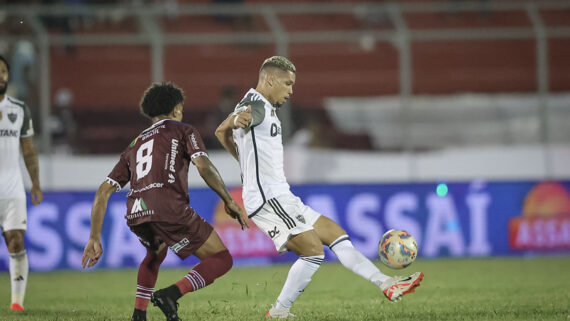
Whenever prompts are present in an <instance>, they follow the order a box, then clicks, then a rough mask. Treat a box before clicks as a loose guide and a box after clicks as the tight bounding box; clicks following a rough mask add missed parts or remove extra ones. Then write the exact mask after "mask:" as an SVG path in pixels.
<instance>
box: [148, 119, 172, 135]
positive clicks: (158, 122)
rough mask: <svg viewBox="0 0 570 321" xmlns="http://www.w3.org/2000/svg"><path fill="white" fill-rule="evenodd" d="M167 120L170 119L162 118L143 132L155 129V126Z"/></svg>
mask: <svg viewBox="0 0 570 321" xmlns="http://www.w3.org/2000/svg"><path fill="white" fill-rule="evenodd" d="M166 120H169V119H167V118H165V119H162V120H159V121H157V122H156V123H154V124H152V125H151V126H150V127H149V128H147V129H145V130H143V131H142V133H144V132H147V131H149V130H151V129H153V128H154V127H156V126H158V125H160V124H162V123H163V122H164V121H166ZM142 133H141V134H142Z"/></svg>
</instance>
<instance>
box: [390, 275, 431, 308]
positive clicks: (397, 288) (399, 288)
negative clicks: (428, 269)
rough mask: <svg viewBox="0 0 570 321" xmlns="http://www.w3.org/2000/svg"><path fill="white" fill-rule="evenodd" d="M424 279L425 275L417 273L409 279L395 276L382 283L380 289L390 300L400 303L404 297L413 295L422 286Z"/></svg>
mask: <svg viewBox="0 0 570 321" xmlns="http://www.w3.org/2000/svg"><path fill="white" fill-rule="evenodd" d="M423 278H424V274H423V273H422V272H416V273H414V274H412V275H410V276H408V277H404V276H393V277H391V278H389V279H388V280H386V281H385V282H384V283H382V286H381V287H380V288H381V289H382V292H383V293H384V295H385V296H386V298H388V300H390V301H392V302H398V301H400V300H401V299H402V296H403V295H405V294H408V293H413V292H414V291H415V289H416V288H417V287H418V286H420V282H421V281H422V280H423Z"/></svg>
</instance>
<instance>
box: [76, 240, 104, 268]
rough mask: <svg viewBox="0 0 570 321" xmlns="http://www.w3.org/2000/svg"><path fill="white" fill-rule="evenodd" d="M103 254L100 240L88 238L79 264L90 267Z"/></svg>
mask: <svg viewBox="0 0 570 321" xmlns="http://www.w3.org/2000/svg"><path fill="white" fill-rule="evenodd" d="M101 255H103V247H102V246H101V241H99V240H94V239H91V238H90V239H89V241H87V244H86V245H85V249H84V250H83V257H82V258H81V266H82V267H83V268H86V267H88V268H89V267H92V266H93V265H95V264H97V262H99V258H100V257H101Z"/></svg>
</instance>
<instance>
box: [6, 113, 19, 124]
mask: <svg viewBox="0 0 570 321" xmlns="http://www.w3.org/2000/svg"><path fill="white" fill-rule="evenodd" d="M8 119H10V121H11V122H12V123H15V122H16V119H18V114H14V113H9V114H8Z"/></svg>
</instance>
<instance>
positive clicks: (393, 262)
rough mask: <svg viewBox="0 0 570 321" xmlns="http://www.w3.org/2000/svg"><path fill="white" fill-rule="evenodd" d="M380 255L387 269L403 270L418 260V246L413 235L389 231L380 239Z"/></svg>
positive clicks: (400, 231) (399, 231)
mask: <svg viewBox="0 0 570 321" xmlns="http://www.w3.org/2000/svg"><path fill="white" fill-rule="evenodd" d="M378 255H379V256H380V261H382V263H384V264H385V265H386V266H387V267H389V268H392V269H403V268H405V267H407V266H408V265H410V264H412V262H414V260H415V259H416V256H417V255H418V245H417V244H416V240H415V239H414V237H413V236H412V234H410V233H408V232H406V231H402V230H389V231H388V232H386V233H384V235H382V238H381V239H380V243H379V244H378Z"/></svg>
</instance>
